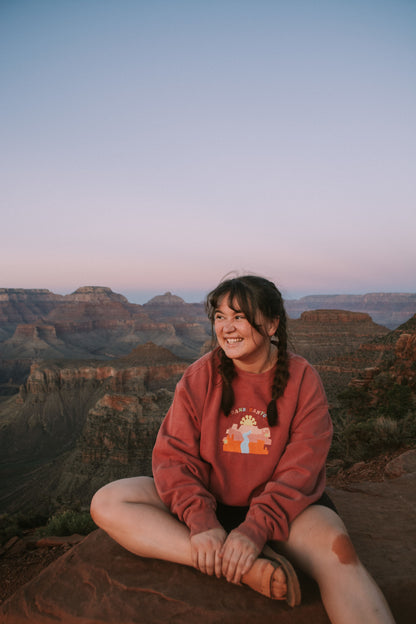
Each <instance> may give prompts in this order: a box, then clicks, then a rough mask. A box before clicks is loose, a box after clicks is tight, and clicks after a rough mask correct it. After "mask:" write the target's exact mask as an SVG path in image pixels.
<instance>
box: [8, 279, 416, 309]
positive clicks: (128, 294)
mask: <svg viewBox="0 0 416 624" xmlns="http://www.w3.org/2000/svg"><path fill="white" fill-rule="evenodd" d="M84 288H94V289H99V288H102V289H107V290H110V291H111V292H112V293H113V294H116V295H122V296H123V297H125V298H126V299H127V300H128V302H129V303H135V304H137V305H144V304H146V303H149V301H151V300H152V299H154V298H155V297H163V296H164V295H167V294H171V295H173V296H176V297H179V298H180V299H182V300H183V301H184V302H185V303H203V302H204V300H205V296H206V294H207V292H208V291H205V290H202V289H198V290H195V289H187V288H178V289H177V291H176V292H175V290H173V289H168V290H166V289H164V288H161V289H156V288H152V289H150V288H145V289H137V290H136V289H134V290H133V289H130V288H126V289H123V288H121V289H116V290H115V289H114V288H113V287H111V286H102V285H92V284H86V285H84V286H78V287H77V288H76V289H75V290H71V289H67V288H57V289H56V290H59V291H61V292H56V290H55V289H54V290H51V289H50V288H46V287H38V288H36V287H31V288H24V287H18V286H17V287H14V286H11V287H7V286H4V287H3V286H0V293H1V292H2V291H3V292H4V291H29V292H30V291H34V292H42V291H44V292H49V293H51V294H54V295H60V296H63V297H66V296H69V295H73V294H75V293H76V292H78V291H79V290H81V289H84ZM162 291H163V292H162ZM281 291H282V289H281ZM303 292H305V291H303ZM178 293H179V294H178ZM282 295H283V299H284V300H285V301H291V302H294V301H299V300H302V299H307V298H311V297H366V296H370V295H397V296H400V295H403V296H406V295H415V296H416V292H415V291H413V292H412V291H406V290H397V291H396V290H394V291H393V290H374V291H365V292H364V291H362V292H351V291H349V292H322V291H321V292H308V293H307V294H302V293H299V292H294V293H291V292H290V291H289V292H288V294H287V295H285V294H284V292H283V291H282ZM195 298H197V299H198V300H196V299H195ZM138 299H140V301H139V300H138Z"/></svg>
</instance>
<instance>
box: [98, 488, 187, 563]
mask: <svg viewBox="0 0 416 624" xmlns="http://www.w3.org/2000/svg"><path fill="white" fill-rule="evenodd" d="M91 516H92V518H93V520H94V522H95V523H96V524H97V525H98V526H99V527H101V528H102V529H104V531H105V532H106V533H108V534H109V535H110V537H112V538H113V539H114V540H115V541H116V542H118V543H119V544H120V545H121V546H123V547H124V548H126V549H127V550H129V551H130V552H132V553H134V554H136V555H140V556H142V557H151V558H154V559H163V560H165V561H173V562H175V563H182V564H184V565H189V566H191V565H192V559H191V545H190V538H189V530H188V528H187V527H186V526H185V525H184V524H182V523H181V522H179V521H178V520H177V519H176V518H175V517H174V516H172V514H171V513H170V512H169V510H168V508H167V507H166V506H165V505H164V504H163V503H162V501H161V500H160V498H159V495H158V493H157V491H156V488H155V485H154V482H153V479H152V478H150V477H132V478H130V479H121V480H120V481H114V482H113V483H109V484H108V485H105V486H104V487H103V488H101V489H100V490H98V492H97V493H96V494H95V495H94V497H93V499H92V501H91Z"/></svg>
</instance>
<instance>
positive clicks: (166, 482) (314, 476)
mask: <svg viewBox="0 0 416 624" xmlns="http://www.w3.org/2000/svg"><path fill="white" fill-rule="evenodd" d="M207 311H208V315H209V318H210V320H211V322H212V325H213V329H214V332H215V335H216V340H217V346H216V347H215V348H214V349H213V350H212V351H211V352H210V353H208V354H206V355H204V356H203V357H202V358H200V359H199V360H198V361H196V362H194V363H193V364H192V365H191V366H190V367H189V368H188V369H187V371H186V372H185V374H184V375H183V377H182V379H181V381H180V382H179V383H178V385H177V387H176V391H175V396H174V399H173V403H172V405H171V408H170V409H169V412H168V414H167V415H166V418H165V420H164V422H163V423H162V426H161V428H160V431H159V434H158V437H157V440H156V444H155V447H154V451H153V475H154V479H152V478H149V477H133V478H130V479H122V480H120V481H116V482H114V483H110V484H108V485H106V486H105V487H103V488H102V489H101V490H99V491H98V492H97V493H96V494H95V496H94V498H93V500H92V505H91V513H92V516H93V518H94V520H95V522H96V523H97V525H99V526H100V527H102V528H103V529H104V530H105V531H106V532H107V533H108V534H109V535H110V536H111V537H112V538H113V539H115V540H116V541H117V542H118V543H120V544H121V545H122V546H124V547H125V548H126V549H128V550H129V551H131V552H133V553H136V554H137V555H140V556H142V557H151V558H157V559H163V560H167V561H172V562H176V563H181V564H185V565H188V566H193V567H195V568H197V569H198V570H200V571H201V572H202V573H204V574H209V575H213V574H215V575H216V576H217V577H221V576H223V577H225V578H226V579H227V581H229V582H231V583H242V584H245V585H248V586H249V587H251V588H253V589H255V590H257V591H259V592H261V593H262V594H265V595H266V596H269V597H270V598H274V599H277V600H286V602H287V603H288V604H289V605H290V606H295V605H298V604H299V603H300V588H299V583H298V579H297V577H296V573H295V571H294V568H293V567H292V565H291V563H290V562H289V561H291V562H292V563H293V564H295V565H296V566H298V567H299V568H301V569H303V570H304V571H305V572H306V573H308V574H309V575H310V576H312V577H313V578H314V579H315V580H316V581H317V583H318V584H319V587H320V590H321V596H322V600H323V602H324V605H325V608H326V611H327V613H328V616H329V618H330V620H331V622H332V623H333V624H375V623H377V624H385V623H389V624H391V623H392V622H394V620H393V618H392V615H391V613H390V611H389V608H388V606H387V604H386V602H385V600H384V597H383V595H382V594H381V592H380V590H379V588H378V587H377V586H376V584H375V582H374V581H373V580H372V578H371V577H370V576H369V574H368V572H367V571H366V570H365V569H364V567H363V566H362V564H361V562H360V561H359V559H358V557H357V555H356V553H355V550H354V548H353V546H352V544H351V541H350V539H349V537H348V534H347V531H346V529H345V526H344V524H343V522H342V521H341V519H340V517H339V516H338V515H337V513H336V511H335V508H334V506H333V504H332V502H331V500H330V499H329V497H328V496H327V495H326V494H325V492H324V488H325V461H326V457H327V454H328V450H329V447H330V443H331V435H332V424H331V421H330V417H329V414H328V405H327V401H326V397H325V393H324V390H323V387H322V384H321V381H320V379H319V377H318V374H317V373H316V371H315V370H314V369H313V368H312V367H311V366H310V365H309V364H308V363H307V362H306V360H304V359H303V358H302V357H300V356H297V355H294V354H293V353H290V352H289V351H288V349H287V331H286V313H285V310H284V306H283V302H282V297H281V294H280V292H279V291H278V289H277V288H276V286H275V285H274V284H273V283H271V282H269V281H268V280H266V279H264V278H261V277H256V276H251V275H249V276H244V277H239V278H234V279H229V280H227V281H224V282H222V283H220V284H219V286H218V287H217V288H216V289H215V290H213V291H212V292H211V293H210V294H209V295H208V297H207Z"/></svg>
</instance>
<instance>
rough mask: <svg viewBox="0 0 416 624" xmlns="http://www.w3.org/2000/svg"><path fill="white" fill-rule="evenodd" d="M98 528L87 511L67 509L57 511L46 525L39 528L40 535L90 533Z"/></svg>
mask: <svg viewBox="0 0 416 624" xmlns="http://www.w3.org/2000/svg"><path fill="white" fill-rule="evenodd" d="M96 528H97V526H96V524H95V523H94V521H93V519H92V518H91V516H90V514H89V513H88V512H87V511H74V510H67V511H62V512H60V513H56V514H54V515H53V516H51V518H49V520H48V522H47V524H46V526H44V527H42V528H40V529H39V530H38V534H39V535H40V536H47V535H57V536H64V535H73V534H74V533H79V534H80V535H88V533H91V531H94V530H95V529H96Z"/></svg>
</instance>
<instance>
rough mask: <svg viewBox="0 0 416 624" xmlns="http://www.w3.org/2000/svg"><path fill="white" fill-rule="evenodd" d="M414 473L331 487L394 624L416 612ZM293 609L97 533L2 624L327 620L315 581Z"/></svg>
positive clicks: (23, 597)
mask: <svg viewBox="0 0 416 624" xmlns="http://www.w3.org/2000/svg"><path fill="white" fill-rule="evenodd" d="M415 492H416V474H409V475H405V476H403V477H401V478H399V479H395V480H393V481H387V482H385V483H360V484H357V485H356V486H354V487H350V488H349V490H335V489H333V488H329V493H330V495H331V496H332V498H333V500H334V502H335V503H336V505H337V507H338V510H339V512H340V514H341V516H342V517H343V518H344V520H345V522H346V524H347V527H348V529H349V531H350V535H351V537H352V541H353V543H354V545H355V546H356V549H357V552H358V555H359V557H360V558H361V559H362V561H363V562H364V564H365V565H366V566H367V568H368V569H369V570H370V572H371V573H372V574H373V576H374V578H375V579H376V581H377V582H378V584H379V585H380V587H381V588H382V590H383V591H384V594H385V596H386V598H387V600H388V602H389V604H390V606H391V608H392V611H393V614H394V616H395V618H396V624H413V622H414V614H415V612H416V557H415V554H416V553H415V544H416V522H415V512H414V506H415ZM301 584H302V591H303V601H302V605H301V606H300V607H297V608H295V609H290V608H289V607H287V606H286V604H285V603H281V602H277V601H272V600H269V599H267V598H264V597H263V596H261V595H259V594H256V593H255V592H253V591H252V590H250V589H248V588H245V587H237V586H234V585H230V584H228V583H227V582H226V581H225V580H224V579H220V580H218V579H216V578H215V577H214V578H213V577H206V576H202V575H201V574H200V573H199V572H197V571H196V570H194V569H191V568H186V567H184V566H180V565H176V564H172V563H166V562H162V561H155V560H145V559H142V558H140V557H136V556H134V555H132V554H131V553H128V552H127V551H125V550H124V549H123V548H121V547H120V546H118V545H117V544H116V543H115V542H113V541H112V540H111V539H110V538H109V537H108V536H106V535H105V534H104V533H103V532H102V531H100V530H99V531H95V532H94V533H92V534H91V535H89V536H88V537H87V538H86V539H84V540H83V541H82V542H81V543H80V544H78V545H76V546H74V547H73V548H72V549H71V550H70V551H69V552H67V553H66V554H65V555H63V556H62V557H61V558H60V559H58V560H57V561H55V562H54V563H53V564H51V565H50V566H49V567H48V568H47V569H46V570H44V571H43V572H42V573H41V574H40V575H39V576H38V577H37V578H35V579H33V580H32V581H30V582H29V583H28V584H27V585H25V586H24V587H22V588H20V589H19V590H18V591H17V592H16V594H14V596H12V597H11V598H10V599H9V600H8V601H6V602H5V603H4V605H3V607H2V609H1V610H0V621H1V623H2V624H23V623H24V624H28V623H29V622H30V624H52V623H53V622H57V621H58V622H62V623H63V624H110V623H111V624H139V623H140V624H156V623H162V622H163V623H169V624H184V623H185V622H186V624H202V623H203V624H252V622H253V621H261V622H262V624H268V623H270V624H271V623H272V622H273V623H276V622H279V624H289V623H290V624H310V623H313V624H328V623H329V620H328V618H327V616H326V614H325V612H324V609H323V606H322V604H321V601H320V597H319V593H318V591H317V587H316V585H315V584H314V583H313V582H312V581H311V580H310V579H307V578H306V577H301ZM363 624H365V623H363Z"/></svg>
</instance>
